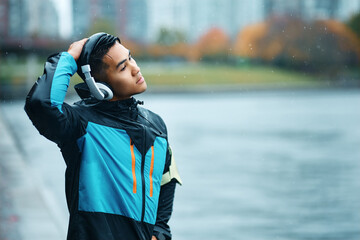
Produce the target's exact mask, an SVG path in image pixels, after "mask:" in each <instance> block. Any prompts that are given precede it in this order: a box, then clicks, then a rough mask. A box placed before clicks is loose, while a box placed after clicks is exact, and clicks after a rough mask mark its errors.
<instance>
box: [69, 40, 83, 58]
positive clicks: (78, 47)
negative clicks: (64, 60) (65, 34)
mask: <svg viewBox="0 0 360 240" xmlns="http://www.w3.org/2000/svg"><path fill="white" fill-rule="evenodd" d="M87 40H88V38H83V39H81V40H79V41H76V42H73V43H72V44H71V45H70V46H69V49H68V53H69V54H70V55H72V56H73V57H74V59H75V61H77V60H78V58H79V56H80V54H81V51H82V49H83V47H84V45H85V43H86V41H87Z"/></svg>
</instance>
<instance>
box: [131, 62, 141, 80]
mask: <svg viewBox="0 0 360 240" xmlns="http://www.w3.org/2000/svg"><path fill="white" fill-rule="evenodd" d="M131 65H132V66H131V73H132V75H133V76H135V75H136V74H138V72H140V68H139V67H138V65H137V64H136V62H135V61H134V62H133V63H131Z"/></svg>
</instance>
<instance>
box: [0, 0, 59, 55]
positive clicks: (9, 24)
mask: <svg viewBox="0 0 360 240" xmlns="http://www.w3.org/2000/svg"><path fill="white" fill-rule="evenodd" d="M0 34H1V38H0V46H7V47H10V48H16V47H19V46H23V45H28V46H30V45H34V44H35V45H36V44H38V45H41V44H40V43H39V41H45V42H46V41H52V40H55V39H58V37H59V16H58V12H57V10H56V8H55V5H54V3H53V2H52V1H47V4H44V2H43V1H42V0H32V1H29V0H1V2H0ZM30 42H31V43H30Z"/></svg>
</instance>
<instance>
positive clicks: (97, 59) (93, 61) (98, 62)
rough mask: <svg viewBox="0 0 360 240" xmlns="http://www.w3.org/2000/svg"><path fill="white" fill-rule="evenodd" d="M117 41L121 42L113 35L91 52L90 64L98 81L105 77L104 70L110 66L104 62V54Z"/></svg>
mask: <svg viewBox="0 0 360 240" xmlns="http://www.w3.org/2000/svg"><path fill="white" fill-rule="evenodd" d="M116 41H118V42H119V43H120V41H119V40H118V38H116V37H113V38H111V39H107V41H104V43H102V44H98V45H97V46H96V47H95V48H94V49H93V51H92V52H91V54H90V58H89V64H90V68H91V72H92V75H93V76H94V77H95V80H96V81H99V80H100V79H98V78H101V79H103V77H105V75H104V72H103V71H104V70H106V68H108V67H109V66H108V65H107V64H106V63H104V62H103V58H104V56H105V55H106V54H107V53H108V52H109V49H110V48H111V47H112V46H114V45H115V43H116Z"/></svg>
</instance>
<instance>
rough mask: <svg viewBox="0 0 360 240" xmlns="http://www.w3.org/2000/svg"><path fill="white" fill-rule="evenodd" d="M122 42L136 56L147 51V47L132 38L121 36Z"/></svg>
mask: <svg viewBox="0 0 360 240" xmlns="http://www.w3.org/2000/svg"><path fill="white" fill-rule="evenodd" d="M121 44H122V45H124V46H125V47H126V48H127V49H129V50H130V51H131V55H132V56H134V57H137V56H142V55H144V53H145V47H144V46H143V45H141V44H139V43H136V42H134V41H132V40H130V39H126V38H123V37H122V38H121Z"/></svg>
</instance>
